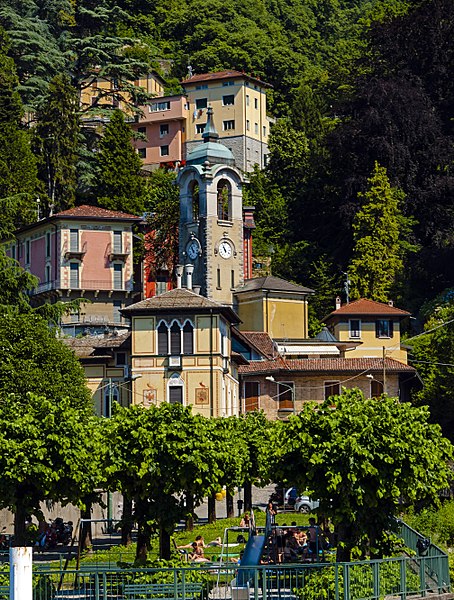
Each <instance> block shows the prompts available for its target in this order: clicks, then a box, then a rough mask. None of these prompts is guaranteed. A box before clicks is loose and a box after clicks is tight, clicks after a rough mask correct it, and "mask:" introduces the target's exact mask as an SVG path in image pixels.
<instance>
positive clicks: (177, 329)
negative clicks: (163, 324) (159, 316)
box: [170, 321, 181, 354]
mask: <svg viewBox="0 0 454 600" xmlns="http://www.w3.org/2000/svg"><path fill="white" fill-rule="evenodd" d="M170 354H181V326H180V324H179V323H177V322H176V321H174V322H173V323H172V327H171V328H170Z"/></svg>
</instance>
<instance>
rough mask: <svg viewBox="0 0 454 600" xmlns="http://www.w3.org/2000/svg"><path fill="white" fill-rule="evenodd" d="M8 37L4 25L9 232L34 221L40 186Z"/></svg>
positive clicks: (1, 136) (4, 175) (1, 189)
mask: <svg viewBox="0 0 454 600" xmlns="http://www.w3.org/2000/svg"><path fill="white" fill-rule="evenodd" d="M7 52H8V41H7V37H6V34H5V32H4V30H3V29H1V28H0V123H1V127H0V213H1V217H0V231H1V233H2V234H3V235H5V234H8V233H9V232H11V231H12V230H14V228H15V227H17V226H18V225H21V224H23V223H27V222H30V221H31V220H32V219H33V217H34V215H35V214H36V213H35V212H34V202H33V194H34V193H35V191H36V189H37V183H38V182H37V178H36V162H35V159H34V156H33V154H32V152H31V149H30V140H29V137H28V135H27V132H26V131H25V130H24V129H23V128H22V126H21V119H22V115H23V110H22V103H21V100H20V97H19V93H18V91H17V84H18V82H17V76H16V71H15V68H14V62H13V60H12V59H11V58H9V57H8V56H7Z"/></svg>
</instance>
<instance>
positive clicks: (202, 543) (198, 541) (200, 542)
mask: <svg viewBox="0 0 454 600" xmlns="http://www.w3.org/2000/svg"><path fill="white" fill-rule="evenodd" d="M193 544H197V546H201V547H202V548H205V540H204V539H203V536H201V535H198V536H197V537H196V538H195V542H189V544H185V545H184V546H177V548H178V550H181V548H192V546H193Z"/></svg>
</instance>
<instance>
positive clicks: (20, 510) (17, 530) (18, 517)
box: [13, 498, 27, 547]
mask: <svg viewBox="0 0 454 600" xmlns="http://www.w3.org/2000/svg"><path fill="white" fill-rule="evenodd" d="M26 517H27V511H26V508H25V505H24V503H23V501H22V498H20V499H19V498H18V499H17V502H16V513H15V515H14V541H13V546H17V547H22V546H26V545H27V528H26V526H25V519H26Z"/></svg>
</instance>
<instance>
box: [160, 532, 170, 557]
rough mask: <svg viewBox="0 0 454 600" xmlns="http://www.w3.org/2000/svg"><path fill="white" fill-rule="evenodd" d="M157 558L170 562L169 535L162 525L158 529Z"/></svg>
mask: <svg viewBox="0 0 454 600" xmlns="http://www.w3.org/2000/svg"><path fill="white" fill-rule="evenodd" d="M159 558H160V559H161V560H170V534H169V532H168V531H167V530H166V529H164V527H162V525H161V526H160V527H159Z"/></svg>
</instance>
